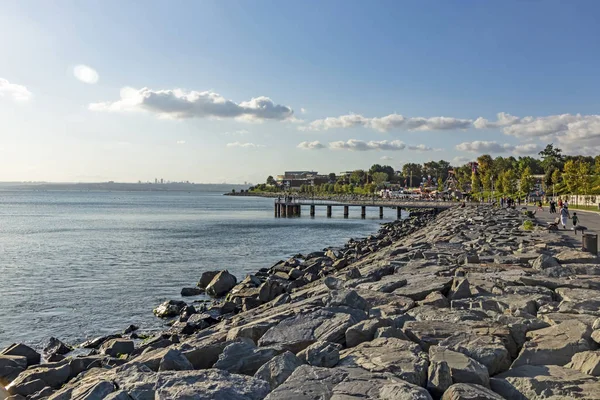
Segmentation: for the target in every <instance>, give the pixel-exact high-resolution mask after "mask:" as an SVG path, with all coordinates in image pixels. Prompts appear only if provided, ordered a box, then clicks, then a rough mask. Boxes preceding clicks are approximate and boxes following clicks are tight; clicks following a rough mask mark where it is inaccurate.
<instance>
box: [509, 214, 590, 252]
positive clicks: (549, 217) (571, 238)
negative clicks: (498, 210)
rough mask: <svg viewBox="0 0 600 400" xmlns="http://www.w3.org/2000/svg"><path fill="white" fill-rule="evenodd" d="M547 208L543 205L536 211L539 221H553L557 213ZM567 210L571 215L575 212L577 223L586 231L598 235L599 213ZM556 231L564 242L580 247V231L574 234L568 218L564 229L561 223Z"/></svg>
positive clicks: (545, 222) (546, 222)
mask: <svg viewBox="0 0 600 400" xmlns="http://www.w3.org/2000/svg"><path fill="white" fill-rule="evenodd" d="M517 208H518V207H517ZM536 208H537V207H535V206H528V207H527V209H528V210H530V211H535V209H536ZM549 209H550V207H548V206H544V211H543V212H542V211H537V212H536V214H535V217H536V219H537V220H538V221H539V222H540V223H543V224H548V223H549V222H554V219H555V218H556V217H558V216H559V214H558V213H556V214H550V213H549V212H548V210H549ZM569 211H570V213H571V216H573V213H574V212H576V213H577V216H578V217H579V225H582V226H585V227H586V228H587V229H588V230H587V231H586V233H596V234H599V235H600V214H599V213H596V212H589V211H582V210H569ZM558 233H559V234H561V235H563V237H564V239H565V242H566V243H568V244H570V245H572V246H574V247H581V238H582V235H581V232H578V233H577V235H575V232H574V231H573V222H572V220H571V219H569V222H568V223H567V229H566V230H563V229H562V225H560V224H559V230H558Z"/></svg>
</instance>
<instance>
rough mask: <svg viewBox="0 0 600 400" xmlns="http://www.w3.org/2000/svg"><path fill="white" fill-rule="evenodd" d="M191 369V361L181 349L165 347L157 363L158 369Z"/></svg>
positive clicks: (192, 367)
mask: <svg viewBox="0 0 600 400" xmlns="http://www.w3.org/2000/svg"><path fill="white" fill-rule="evenodd" d="M191 369H194V366H193V365H192V363H191V362H189V360H188V359H187V358H186V357H185V356H184V355H183V353H182V352H181V351H179V350H176V349H167V351H166V352H165V354H164V355H163V357H162V359H161V360H160V364H159V365H158V370H159V371H187V370H191Z"/></svg>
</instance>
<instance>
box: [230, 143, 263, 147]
mask: <svg viewBox="0 0 600 400" xmlns="http://www.w3.org/2000/svg"><path fill="white" fill-rule="evenodd" d="M227 147H244V148H257V147H266V146H265V145H262V144H254V143H241V142H233V143H227Z"/></svg>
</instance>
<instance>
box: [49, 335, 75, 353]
mask: <svg viewBox="0 0 600 400" xmlns="http://www.w3.org/2000/svg"><path fill="white" fill-rule="evenodd" d="M71 350H73V348H72V347H71V346H67V345H66V344H64V343H63V342H61V341H60V340H58V339H57V338H55V337H51V338H50V340H49V341H48V345H47V346H46V347H45V348H44V354H46V355H54V354H59V355H64V354H67V353H69V352H70V351H71Z"/></svg>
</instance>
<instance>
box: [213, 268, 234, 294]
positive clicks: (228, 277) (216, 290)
mask: <svg viewBox="0 0 600 400" xmlns="http://www.w3.org/2000/svg"><path fill="white" fill-rule="evenodd" d="M236 283H237V279H236V277H235V276H234V275H232V274H230V273H229V271H227V270H224V271H221V272H219V273H218V274H217V275H215V277H214V278H213V279H212V281H210V283H209V284H208V285H207V286H206V293H207V294H209V295H211V296H214V297H220V296H224V295H226V294H227V292H229V291H230V290H231V289H233V287H234V286H235V284H236Z"/></svg>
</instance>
